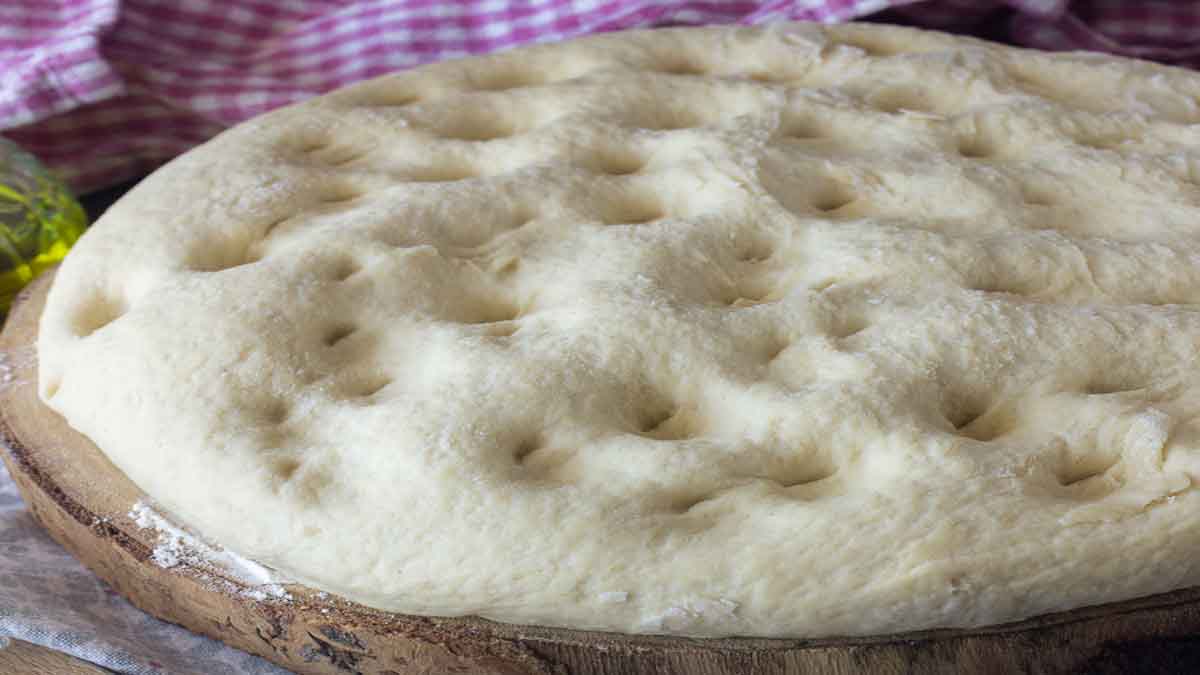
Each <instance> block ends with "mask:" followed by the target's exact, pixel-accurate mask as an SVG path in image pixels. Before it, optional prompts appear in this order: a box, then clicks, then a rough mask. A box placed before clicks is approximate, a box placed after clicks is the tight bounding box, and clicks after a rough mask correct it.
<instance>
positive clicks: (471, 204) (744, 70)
mask: <svg viewBox="0 0 1200 675" xmlns="http://www.w3.org/2000/svg"><path fill="white" fill-rule="evenodd" d="M1198 96H1200V76H1197V75H1195V74H1192V73H1189V72H1185V71H1182V70H1176V69H1171V68H1166V67H1161V66H1156V65H1152V64H1147V63H1142V62H1136V61H1130V60H1121V59H1115V58H1110V57H1106V56H1096V55H1084V54H1068V55H1049V54H1042V53H1035V52H1030V51H1023V50H1018V49H1012V48H1006V47H1001V46H996V45H991V44H987V43H984V42H980V41H975V40H969V39H963V38H954V37H950V36H947V35H942V34H938V33H930V32H919V31H914V30H908V29H901V28H892V27H881V26H866V25H845V26H831V27H818V26H814V25H799V24H788V25H777V26H770V27H766V28H745V27H738V28H734V27H720V28H705V29H676V30H664V31H655V32H635V33H625V34H614V35H606V36H601V37H596V38H590V39H586V40H579V41H575V42H569V43H564V44H559V45H548V46H539V47H533V48H527V49H519V50H514V51H511V52H507V53H503V54H498V55H494V56H489V57H486V58H473V59H468V60H462V61H454V62H447V63H441V64H437V65H432V66H428V67H423V68H418V69H415V70H412V71H410V72H404V73H399V74H396V75H392V76H388V77H383V78H380V79H376V80H373V81H370V82H367V83H364V84H361V85H357V86H352V87H348V88H345V89H342V90H339V91H336V92H334V93H331V94H328V95H326V96H322V97H319V98H316V99H314V100H311V101H308V102H305V103H303V104H300V105H296V106H292V107H288V108H285V109H282V110H279V111H276V112H273V113H270V114H268V115H264V116H262V117H260V118H257V119H254V120H251V121H250V122H247V123H245V124H243V125H241V126H238V127H237V128H235V129H233V130H231V131H228V132H226V133H224V134H222V135H221V136H219V137H218V138H216V139H215V140H213V141H212V142H210V143H207V144H205V145H204V146H202V147H200V148H197V149H196V150H194V151H192V152H189V153H188V154H186V155H185V156H183V157H181V158H179V159H178V160H176V161H174V162H172V163H171V164H169V165H168V166H166V167H164V168H163V169H161V170H160V171H158V172H157V173H155V174H154V175H153V176H151V177H150V178H148V179H147V180H145V181H144V182H143V183H142V184H140V185H139V186H138V187H137V188H136V189H134V190H133V191H132V192H131V193H130V194H129V195H128V196H127V197H126V198H124V199H123V200H121V201H120V202H119V203H118V204H117V205H116V206H114V207H113V208H112V209H111V210H110V211H109V212H108V213H107V214H106V215H105V216H104V217H103V218H102V219H101V221H100V222H98V223H97V224H96V225H95V227H93V228H92V229H91V230H90V231H89V232H88V233H87V234H86V235H85V236H84V237H83V239H81V240H80V242H79V244H78V246H77V248H76V249H75V250H74V251H73V252H72V253H71V254H70V256H69V257H68V259H67V260H66V262H65V263H64V264H63V266H62V269H61V272H60V273H59V275H58V277H57V279H56V281H55V283H54V286H53V289H52V291H51V293H50V297H49V302H48V305H47V308H46V311H45V314H44V316H43V318H42V323H41V338H40V341H39V345H38V347H39V353H40V358H41V381H40V392H41V395H42V397H43V398H44V400H45V401H46V402H47V403H48V404H49V405H50V406H51V407H53V408H54V409H55V410H57V411H59V412H61V413H62V414H63V415H64V416H65V417H66V419H67V420H69V422H70V423H71V425H72V426H73V427H74V428H76V429H78V430H79V431H80V432H82V433H83V434H85V435H87V436H88V437H89V438H91V439H92V440H93V441H95V443H96V444H97V445H98V446H99V447H100V448H101V449H102V450H103V451H104V452H105V453H107V454H108V456H109V457H111V458H112V460H113V461H114V462H115V464H116V465H117V466H118V467H119V468H121V469H122V470H123V471H125V472H126V473H127V474H128V475H129V476H130V477H131V478H132V479H133V480H134V481H135V482H136V483H137V484H138V485H139V486H140V487H141V488H143V489H144V490H145V491H146V492H147V493H148V494H149V495H150V496H151V497H152V498H153V499H155V500H157V502H159V503H160V504H162V505H164V506H165V507H166V508H168V509H169V510H170V511H171V512H173V513H174V514H175V515H177V516H178V517H179V518H180V519H181V520H182V521H183V522H186V523H187V524H189V525H190V526H192V527H194V528H195V529H197V530H198V531H199V532H201V533H203V534H204V535H206V536H209V537H211V538H213V539H214V540H216V541H217V542H220V543H221V544H224V545H226V546H228V547H230V548H231V549H232V550H234V551H237V552H239V553H242V554H244V555H248V556H250V557H253V558H255V559H257V560H259V561H262V562H264V563H267V564H270V565H272V566H275V567H277V568H279V569H280V570H282V571H284V572H286V573H288V574H291V575H294V576H295V577H296V578H298V579H301V580H303V581H305V582H307V583H309V584H311V585H313V586H316V587H318V588H321V589H325V590H328V591H331V592H335V593H338V594H341V595H343V596H345V597H348V598H352V599H354V600H357V601H360V602H363V603H366V604H368V605H371V606H374V607H378V608H383V609H387V610H395V611H399V612H408V613H420V614H435V615H461V614H478V615H482V616H485V617H490V618H494V619H499V620H503V621H509V622H522V623H531V624H543V625H554V626H571V627H576V628H594V629H606V630H615V631H626V632H674V633H686V634H693V635H729V634H738V635H758V636H821V635H838V634H842V635H861V634H873V633H882V632H889V631H900V630H909V629H922V628H928V627H933V626H977V625H981V624H991V623H996V622H1001V621H1008V620H1012V619H1017V618H1019V617H1024V616H1028V615H1032V614H1037V613H1041V612H1046V611H1050V610H1059V609H1065V608H1071V607H1076V606H1080V605H1086V604H1095V603H1101V602H1106V601H1112V600H1119V599H1123V598H1129V597H1132V596H1140V595H1145V594H1150V593H1155V592H1160V591H1167V590H1170V589H1174V588H1179V587H1182V586H1187V585H1194V584H1197V583H1198V582H1200V555H1197V552H1198V551H1200V518H1198V517H1197V516H1198V515H1200V501H1198V498H1197V491H1196V490H1195V489H1193V480H1194V479H1195V477H1196V475H1197V471H1200V461H1198V452H1197V450H1198V448H1197V445H1198V443H1200V421H1198V420H1200V417H1198V415H1200V368H1198V364H1197V354H1198V353H1200V349H1198V348H1200V310H1198V308H1197V304H1196V302H1197V299H1198V298H1200V237H1198V236H1197V235H1198V233H1200V187H1198V185H1197V181H1198V180H1200V170H1198V169H1200V166H1198V164H1197V159H1198V158H1200V154H1198V150H1200V126H1198V125H1197V122H1200V108H1198V107H1197V97H1198Z"/></svg>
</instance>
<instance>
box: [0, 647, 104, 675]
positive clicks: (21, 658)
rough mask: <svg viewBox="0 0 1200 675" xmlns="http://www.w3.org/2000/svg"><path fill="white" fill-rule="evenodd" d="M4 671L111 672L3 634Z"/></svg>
mask: <svg viewBox="0 0 1200 675" xmlns="http://www.w3.org/2000/svg"><path fill="white" fill-rule="evenodd" d="M0 673H3V674H4V675H50V674H51V673H53V675H110V673H109V671H107V670H104V669H103V668H99V667H96V666H94V665H92V664H90V663H88V662H87V661H80V660H79V659H77V658H75V657H73V656H68V655H66V654H63V653H62V652H56V651H54V650H53V649H47V648H45V647H42V646H39V645H35V644H30V643H28V642H23V641H21V640H13V639H5V638H0Z"/></svg>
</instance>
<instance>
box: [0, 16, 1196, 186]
mask: <svg viewBox="0 0 1200 675" xmlns="http://www.w3.org/2000/svg"><path fill="white" fill-rule="evenodd" d="M883 10H890V11H888V12H887V14H886V15H885V16H886V17H887V18H889V19H894V20H898V21H901V22H905V23H914V24H917V25H925V26H932V27H938V28H943V29H949V30H958V31H963V32H978V31H979V30H983V29H984V27H988V26H991V27H992V28H991V29H988V30H990V31H991V32H990V33H985V34H987V35H988V36H989V37H1000V38H1001V39H1008V40H1010V41H1012V42H1015V43H1018V44H1024V45H1030V46H1035V47H1041V48H1046V49H1093V50H1103V51H1110V52H1115V53H1120V54H1125V55H1129V56H1137V57H1142V58H1149V59H1157V60H1160V61H1165V62H1170V63H1179V64H1185V65H1196V64H1197V63H1200V3H1194V2H1186V3H1185V2H1173V1H1170V0H1159V1H1153V0H1151V1H1139V0H1079V1H1076V2H1068V0H934V1H931V2H920V1H918V0H755V1H751V0H747V1H744V2H740V1H736V0H733V1H730V0H6V1H5V2H4V3H3V4H2V5H0V132H2V133H4V135H6V136H9V137H10V138H12V139H14V140H16V141H17V142H18V143H20V144H21V145H23V146H25V147H26V148H27V149H29V150H30V151H32V152H33V153H34V154H35V155H37V156H39V157H40V158H41V159H42V160H43V161H45V162H46V163H48V164H49V165H51V166H52V167H53V168H55V169H56V170H57V171H58V172H59V173H60V174H61V175H63V176H64V177H65V178H67V180H68V181H69V182H70V183H71V184H72V185H73V186H74V187H75V188H76V189H77V190H82V191H86V190H89V189H93V188H98V187H102V186H105V185H108V184H112V183H114V182H117V181H120V180H122V179H124V178H128V177H131V176H134V175H138V174H142V173H145V172H147V171H149V170H150V169H152V168H154V167H155V166H156V165H158V164H160V163H162V162H163V161H165V160H166V159H169V158H170V157H173V156H174V155H177V154H179V153H180V152H182V151H184V150H186V149H187V148H189V147H191V146H192V145H195V144H197V143H199V142H201V141H203V140H204V139H206V138H209V137H210V136H212V135H213V134H215V133H217V132H218V131H220V130H221V129H223V128H225V127H227V126H229V125H231V124H234V123H236V122H239V121H241V120H244V119H246V118H248V117H251V116H253V115H256V114H258V113H261V112H264V111H266V110H270V109H271V108H275V107H277V106H281V105H285V104H288V103H292V102H294V101H298V100H300V99H303V98H306V97H309V96H312V95H314V94H318V93H320V92H324V91H328V90H330V89H333V88H336V87H338V86H341V85H344V84H347V83H349V82H353V81H356V80H361V79H363V78H368V77H372V76H374V75H379V74H381V73H386V72H388V71H392V70H396V69H400V68H408V67H411V66H415V65H417V64H420V63H425V62H428V61H434V60H438V59H444V58H450V57H456V56H464V55H467V54H477V53H481V52H488V51H493V50H496V49H503V48H506V47H511V46H514V45H519V44H524V43H527V42H542V41H550V40H562V39H565V38H570V37H574V36H577V35H583V34H586V33H595V32H599V31H611V30H622V29H627V28H636V27H650V26H661V25H685V24H702V23H735V22H736V23H749V24H753V23H764V22H769V21H783V20H809V21H826V22H832V21H844V20H850V19H855V18H860V17H863V16H866V15H869V14H875V13H878V12H880V11H883ZM997 26H999V29H998V30H997V28H996V27H997ZM996 33H999V34H998V35H997V34H996Z"/></svg>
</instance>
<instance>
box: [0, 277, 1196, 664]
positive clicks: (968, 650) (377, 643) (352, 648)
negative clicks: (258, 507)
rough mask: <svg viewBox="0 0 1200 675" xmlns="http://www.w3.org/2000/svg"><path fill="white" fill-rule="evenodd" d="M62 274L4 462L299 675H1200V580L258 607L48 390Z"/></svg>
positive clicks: (106, 561)
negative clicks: (588, 622)
mask: <svg viewBox="0 0 1200 675" xmlns="http://www.w3.org/2000/svg"><path fill="white" fill-rule="evenodd" d="M51 276H52V275H50V274H48V275H46V276H44V277H42V278H41V279H39V280H38V281H37V282H35V283H34V284H33V285H32V286H31V287H30V288H29V289H27V290H26V291H25V292H24V293H23V294H22V296H21V297H20V298H19V300H18V304H17V305H16V307H15V308H14V310H13V313H12V315H11V317H10V318H9V320H8V322H7V324H6V326H5V328H4V331H3V333H2V334H0V357H2V358H0V366H2V367H0V380H3V383H2V386H0V435H2V437H3V441H4V443H5V445H7V447H8V451H7V452H0V456H3V458H4V461H5V462H6V463H7V465H8V467H9V470H10V472H11V473H12V476H13V478H14V479H15V480H16V482H17V485H18V487H19V488H20V491H21V494H22V495H23V496H24V498H25V501H26V503H27V504H28V505H29V507H30V509H31V511H32V512H33V515H34V517H35V518H36V519H37V521H38V522H39V523H41V525H42V526H43V527H44V528H46V530H47V531H48V532H49V533H50V535H51V536H53V537H54V538H55V539H56V540H58V541H59V542H60V543H61V544H62V545H63V546H65V547H66V548H67V549H68V550H69V551H70V552H71V553H72V554H74V555H75V556H76V557H77V558H79V559H80V560H81V561H82V562H83V563H84V564H85V565H87V566H88V567H89V568H91V570H92V571H93V572H95V573H96V574H97V575H98V576H100V577H101V578H102V579H104V580H105V581H107V582H108V583H109V584H111V585H112V586H113V587H114V588H116V590H118V591H119V592H120V593H122V594H123V595H124V596H125V597H127V598H129V600H131V601H132V602H133V603H134V604H135V605H137V606H138V607H140V608H142V609H144V610H145V611H147V612H149V613H151V614H153V615H155V616H157V617H160V618H162V619H165V620H167V621H171V622H174V623H178V624H180V625H183V626H186V627H187V628H190V629H191V630H194V631H197V632H199V633H204V634H206V635H210V636H212V637H215V638H217V639H219V640H223V641H224V642H226V643H228V644H230V645H233V646H234V647H237V648H239V649H244V650H246V651H249V652H253V653H255V654H259V655H261V656H264V657H266V658H268V659H270V660H272V661H274V662H276V663H279V664H281V665H283V666H285V667H287V668H290V669H292V670H295V671H296V672H300V673H376V674H380V675H385V674H387V675H400V674H404V675H409V674H411V675H418V674H421V675H444V674H447V673H456V674H479V675H483V674H489V675H490V674H497V675H551V674H553V675H635V674H636V675H648V674H652V673H653V674H667V673H678V674H686V675H733V674H735V673H736V674H739V675H740V674H742V673H759V674H763V675H777V674H782V673H872V674H888V673H897V674H899V673H960V672H979V673H1019V672H1026V673H1031V672H1036V673H1126V672H1133V671H1136V672H1172V673H1174V672H1200V588H1193V589H1186V590H1182V591H1177V592H1174V593H1168V594H1163V595H1158V596H1153V597H1149V598H1143V599H1138V600H1133V601H1128V602H1122V603H1117V604H1109V605H1102V606H1097V607H1090V608H1085V609H1080V610H1076V611H1072V612H1064V613H1059V614H1053V615H1047V616H1042V617H1037V618H1034V619H1030V620H1027V621H1022V622H1019V623H1013V624H1006V625H1003V626H997V627H992V628H987V629H981V630H969V631H957V630H954V631H951V630H946V631H929V632H923V633H911V634H904V635H892V636H882V637H876V638H856V639H824V640H762V639H709V640H701V639H686V638H672V637H659V636H627V635H618V634H610V633H598V632H588V631H573V630H563V629H552V628H541V627H533V626H515V625H507V624H500V623H495V622H492V621H486V620H482V619H474V618H457V619H441V618H430V617H419V616H409V615H399V614H391V613H387V612H380V611H375V610H372V609H369V608H367V607H364V606H362V605H358V604H355V603H352V602H348V601H345V600H341V599H339V598H336V597H333V596H328V595H326V594H318V593H317V592H316V591H314V590H312V589H310V588H305V587H303V586H299V585H294V586H292V585H289V586H288V592H289V594H290V598H289V599H274V598H267V599H266V600H254V599H252V598H249V597H247V596H246V591H248V590H249V589H247V588H246V587H245V585H244V584H243V583H242V582H240V581H238V579H236V578H222V579H215V578H214V574H219V573H215V572H214V570H213V569H211V568H206V567H204V566H203V565H196V564H191V563H184V564H181V565H178V566H175V567H172V568H170V569H164V568H163V567H161V566H159V565H157V564H155V563H154V561H153V560H152V559H151V555H152V552H153V547H154V545H155V539H156V533H155V532H154V531H152V530H142V529H140V528H139V527H138V526H137V525H136V524H135V523H134V522H133V521H132V520H131V519H130V518H129V516H128V513H129V510H130V507H131V506H132V505H133V504H134V503H135V502H137V501H138V500H140V499H142V498H143V494H142V493H141V491H139V490H138V489H137V487H135V486H134V485H133V484H132V483H131V482H130V481H129V479H128V478H126V477H125V475H124V474H123V473H121V472H120V471H119V470H117V469H116V467H114V466H113V465H112V464H111V463H110V462H109V461H108V460H107V458H106V457H105V456H104V455H103V454H102V453H101V452H100V451H99V450H98V449H97V448H96V447H95V446H94V445H93V444H92V443H91V442H90V441H89V440H87V439H86V438H84V437H82V436H80V435H79V434H77V433H75V432H73V431H72V430H71V429H70V428H69V427H68V426H67V425H66V423H65V422H64V420H63V419H62V418H61V417H59V416H58V415H57V414H56V413H54V412H53V411H51V410H49V409H48V408H47V407H46V406H44V405H43V404H42V403H41V401H40V400H39V399H38V397H37V392H36V387H35V382H36V380H37V372H36V371H37V365H36V358H35V350H34V348H33V345H34V343H35V340H36V335H37V321H38V317H39V316H40V315H41V311H42V305H43V302H44V300H45V294H46V291H47V290H48V288H49V286H50V283H51V279H50V277H51ZM5 369H7V370H5ZM214 581H217V582H219V583H214ZM200 666H201V664H198V667H200Z"/></svg>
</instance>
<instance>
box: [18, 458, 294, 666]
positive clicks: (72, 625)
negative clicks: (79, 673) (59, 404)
mask: <svg viewBox="0 0 1200 675" xmlns="http://www.w3.org/2000/svg"><path fill="white" fill-rule="evenodd" d="M0 452H8V450H7V449H0ZM0 636H8V637H14V638H18V639H21V640H25V641H27V642H32V643H34V644H39V645H42V646H45V647H49V648H51V649H57V650H59V651H62V652H66V653H68V654H71V655H72V656H75V657H77V658H80V659H83V660H85V661H90V662H92V663H95V664H97V665H99V666H103V667H105V668H108V669H110V670H113V671H116V672H118V673H139V674H141V673H147V674H149V673H154V674H156V675H157V674H160V673H171V674H172V675H173V674H175V673H182V674H185V675H189V674H192V673H194V674H196V675H222V674H233V673H236V674H238V675H241V674H254V675H259V674H262V675H267V674H270V675H279V674H283V673H286V672H287V671H285V670H283V669H282V668H279V667H278V666H275V665H274V664H271V663H269V662H267V661H265V660H263V659H260V658H258V657H256V656H251V655H249V654H246V653H245V652H241V651H238V650H236V649H232V648H230V647H226V646H225V645H223V644H221V643H220V642H217V641H215V640H210V639H208V638H206V637H202V636H200V635H196V634H195V633H192V632H190V631H188V630H185V629H183V628H180V627H179V626H175V625H172V624H169V623H166V622H163V621H159V620H158V619H155V618H153V617H151V616H150V615H148V614H146V613H144V612H142V611H141V610H139V609H137V608H135V607H133V606H132V605H130V604H129V603H128V602H126V601H125V599H124V598H122V597H121V596H120V595H117V593H116V592H115V591H113V590H112V589H111V588H109V587H108V586H107V585H106V584H105V583H104V582H102V581H100V580H99V579H97V578H96V577H95V576H93V575H92V573H91V572H89V571H88V570H87V569H86V568H85V567H84V566H83V565H81V564H80V563H79V562H78V561H77V560H75V559H74V558H73V557H71V555H70V554H69V553H67V552H66V551H65V550H63V548H62V547H61V546H59V545H58V544H57V543H55V542H54V540H52V539H51V538H50V537H49V536H47V535H46V533H45V532H43V531H42V529H41V528H40V527H38V525H37V523H35V522H34V521H33V518H32V517H30V515H29V510H28V509H26V508H25V504H24V503H23V502H22V501H21V497H20V495H18V494H17V487H16V485H15V484H14V483H13V482H12V479H11V478H10V477H9V475H8V472H7V471H6V470H5V469H4V466H3V465H2V464H0Z"/></svg>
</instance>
